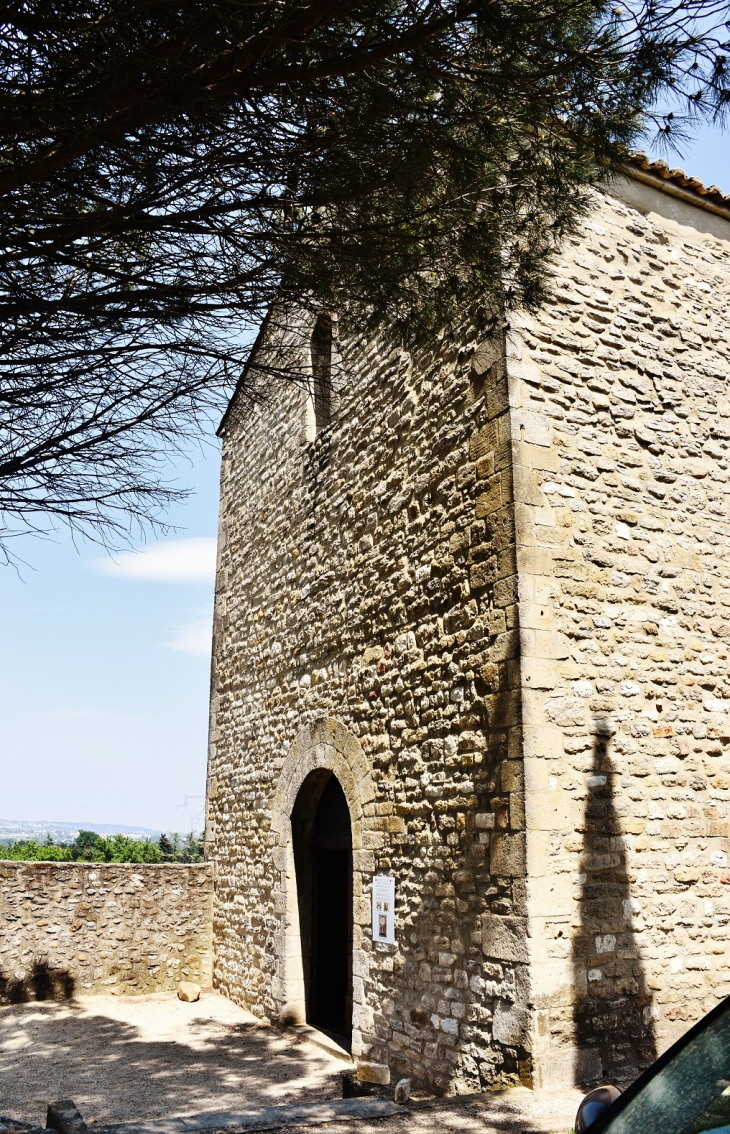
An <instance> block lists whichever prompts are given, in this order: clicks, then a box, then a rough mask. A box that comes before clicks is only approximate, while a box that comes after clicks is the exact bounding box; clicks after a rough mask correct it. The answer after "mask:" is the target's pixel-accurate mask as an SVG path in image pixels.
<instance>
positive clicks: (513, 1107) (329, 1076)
mask: <svg viewBox="0 0 730 1134" xmlns="http://www.w3.org/2000/svg"><path fill="white" fill-rule="evenodd" d="M349 1069H350V1065H349V1064H348V1063H346V1062H344V1061H343V1060H340V1059H338V1058H337V1057H336V1056H334V1055H330V1054H328V1053H326V1052H324V1051H321V1050H320V1049H319V1048H317V1047H315V1046H313V1045H312V1044H310V1043H309V1042H308V1041H306V1040H301V1039H298V1038H296V1037H292V1036H290V1035H289V1034H284V1035H282V1034H280V1033H279V1032H278V1031H277V1030H276V1029H275V1028H272V1027H269V1026H268V1025H266V1024H263V1023H262V1022H261V1021H260V1020H257V1019H256V1018H255V1017H254V1016H251V1015H250V1014H249V1013H248V1012H245V1011H244V1010H243V1009H242V1008H239V1007H238V1006H237V1005H235V1004H232V1003H231V1002H230V1001H229V1000H226V999H225V998H224V997H222V996H219V995H217V994H216V993H208V994H203V996H202V997H201V999H200V1001H198V1002H197V1003H196V1004H185V1003H183V1002H182V1001H180V1000H178V999H177V997H176V996H175V995H174V994H173V993H166V994H161V995H156V996H135V997H114V996H108V997H107V996H86V997H77V998H76V999H75V1000H73V1001H67V1002H63V1003H51V1002H45V1003H31V1004H20V1005H13V1006H10V1007H4V1008H0V1114H5V1115H8V1116H10V1117H13V1118H16V1119H21V1120H24V1121H29V1122H36V1123H40V1124H41V1125H43V1124H45V1112H46V1106H47V1104H48V1102H50V1101H52V1100H54V1099H61V1098H71V1099H73V1100H74V1101H75V1102H76V1105H77V1106H78V1107H79V1109H80V1111H81V1113H82V1114H83V1116H84V1118H85V1119H86V1121H87V1122H89V1123H95V1124H101V1123H112V1122H125V1121H129V1120H132V1119H152V1118H170V1117H177V1116H184V1115H195V1114H202V1113H204V1112H210V1111H228V1112H236V1111H239V1112H240V1111H241V1110H243V1109H245V1108H248V1107H252V1106H256V1107H259V1106H276V1105H279V1104H281V1103H293V1102H316V1101H321V1100H324V1099H335V1098H341V1096H342V1090H341V1076H342V1073H343V1072H344V1071H347V1070H349ZM580 1097H581V1095H580V1092H578V1091H562V1092H555V1093H553V1092H544V1091H541V1092H532V1091H527V1090H523V1089H518V1090H514V1091H506V1092H503V1093H501V1094H497V1095H487V1096H479V1097H478V1098H471V1099H462V1100H456V1099H455V1100H437V1101H435V1103H434V1105H433V1106H432V1105H427V1106H425V1107H424V1105H423V1104H422V1103H419V1104H417V1105H416V1106H415V1108H414V1109H413V1110H410V1111H409V1112H408V1113H403V1114H402V1115H400V1114H399V1115H396V1116H394V1117H392V1118H388V1119H382V1120H379V1121H377V1122H375V1121H370V1122H368V1121H360V1122H358V1123H350V1122H342V1123H340V1122H337V1123H329V1124H328V1125H327V1126H326V1127H322V1129H323V1130H326V1132H327V1134H345V1132H347V1134H352V1132H353V1130H354V1129H357V1132H358V1134H421V1132H423V1134H450V1131H452V1130H454V1131H456V1130H458V1131H462V1132H469V1131H471V1130H474V1131H477V1130H479V1131H484V1130H485V1128H487V1129H490V1130H494V1131H498V1132H502V1131H504V1132H505V1134H532V1132H548V1131H561V1132H563V1131H567V1130H569V1129H570V1127H571V1126H572V1125H573V1118H574V1115H575V1111H576V1108H577V1104H578V1101H579V1100H580ZM309 1129H310V1130H311V1129H312V1128H309ZM314 1129H316V1128H314ZM302 1134H303V1132H302Z"/></svg>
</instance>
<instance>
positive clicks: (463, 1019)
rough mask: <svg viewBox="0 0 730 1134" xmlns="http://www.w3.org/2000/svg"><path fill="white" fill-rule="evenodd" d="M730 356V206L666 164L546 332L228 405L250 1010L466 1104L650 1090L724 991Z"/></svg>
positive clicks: (344, 372) (223, 808) (238, 826)
mask: <svg viewBox="0 0 730 1134" xmlns="http://www.w3.org/2000/svg"><path fill="white" fill-rule="evenodd" d="M729 331H730V208H729V202H728V201H726V200H725V199H724V198H723V197H722V195H721V194H720V193H719V191H718V192H716V191H715V190H713V189H711V190H705V188H704V186H701V185H700V184H699V183H698V182H697V181H693V180H688V179H687V178H685V177H684V176H683V175H680V174H679V173H678V172H670V171H669V170H667V168H666V166H662V165H661V163H655V164H654V165H650V164H649V163H648V162H646V161H644V162H643V163H640V164H638V165H637V168H636V171H635V175H634V176H632V177H631V178H629V179H627V180H625V181H621V182H620V183H616V184H615V185H614V186H613V187H612V189H611V190H610V192H601V193H598V192H597V193H596V194H595V209H594V211H593V214H592V215H591V216H590V218H589V219H588V221H587V222H586V223H585V225H584V226H583V230H582V232H581V234H580V235H579V236H578V237H575V238H572V239H570V240H568V241H567V242H566V245H565V247H564V248H563V250H562V253H561V255H560V258H559V261H558V264H557V268H556V279H555V289H554V298H553V299H552V300H551V302H550V303H549V304H547V305H546V306H545V308H544V309H543V310H542V311H541V312H540V313H539V315H536V316H531V317H525V316H520V317H513V318H511V319H510V322H509V325H508V326H505V327H504V328H502V329H501V330H500V331H499V332H495V334H494V335H493V336H491V337H490V338H488V339H486V340H483V339H480V338H479V337H478V336H477V334H476V332H475V331H474V328H473V327H472V326H471V325H470V323H469V320H468V318H465V319H464V322H463V324H462V325H461V326H460V327H459V328H457V329H456V330H453V331H452V332H450V334H449V336H445V335H444V336H442V337H441V338H440V339H439V340H438V342H435V343H434V344H433V348H432V349H431V350H430V351H424V352H422V353H421V354H420V355H418V356H410V355H408V354H406V353H405V352H401V351H387V352H385V351H383V349H382V348H381V347H380V346H379V345H378V344H377V343H363V342H341V343H337V337H336V328H333V326H332V325H331V324H328V323H327V320H324V321H323V320H322V319H320V320H319V321H318V322H317V324H316V325H314V326H309V325H307V326H303V327H302V328H301V334H300V336H299V339H298V340H297V341H294V339H292V341H291V343H290V344H288V345H287V344H285V347H286V349H291V350H292V351H294V352H299V353H300V355H302V352H304V354H303V357H305V358H306V359H309V363H310V365H311V378H312V380H311V384H310V386H309V388H308V389H307V388H301V387H299V386H297V385H294V384H286V383H279V384H275V385H274V386H273V387H272V388H271V389H270V390H269V391H268V396H267V398H266V399H263V400H261V401H260V402H259V403H258V404H252V403H250V402H249V401H244V400H243V397H242V396H241V395H240V394H239V395H237V396H235V397H234V399H233V402H232V404H231V407H230V409H229V411H228V413H227V414H226V417H225V419H224V422H223V425H222V428H221V433H222V437H223V466H222V475H221V509H220V536H219V555H218V576H217V588H216V613H215V631H214V664H213V676H212V704H211V732H210V758H209V776H208V812H207V840H208V854H209V857H211V858H213V859H214V860H215V862H216V883H215V887H216V905H215V940H216V943H217V944H216V960H215V981H216V984H217V986H218V987H219V988H220V990H221V991H223V992H224V993H225V994H226V995H228V996H229V997H231V998H232V999H234V1000H236V1001H237V1002H239V1003H241V1004H243V1005H245V1007H247V1008H248V1009H250V1010H251V1011H252V1012H254V1013H255V1014H256V1015H258V1016H260V1017H264V1018H269V1019H272V1020H274V1021H280V1022H282V1023H297V1022H298V1023H304V1022H308V1023H309V1024H311V1025H312V1026H313V1027H315V1028H318V1029H320V1030H321V1031H322V1032H325V1033H327V1034H329V1035H330V1036H334V1037H336V1038H337V1040H338V1042H339V1043H341V1045H342V1046H343V1047H346V1048H348V1049H349V1050H351V1052H352V1057H353V1060H354V1061H355V1062H356V1063H359V1064H368V1065H369V1071H367V1072H366V1073H367V1074H370V1075H371V1076H380V1077H381V1078H384V1077H386V1076H387V1074H388V1073H391V1074H392V1075H393V1076H394V1077H400V1076H403V1075H407V1076H411V1077H412V1078H413V1079H414V1081H415V1082H417V1083H418V1084H420V1085H422V1086H424V1087H427V1088H428V1089H430V1090H433V1091H436V1092H441V1093H446V1092H453V1091H468V1090H477V1089H480V1088H483V1087H486V1086H490V1085H494V1084H497V1083H500V1082H514V1081H518V1080H519V1081H522V1082H524V1083H527V1084H534V1085H537V1086H541V1085H542V1086H551V1085H558V1084H565V1083H572V1082H581V1083H585V1082H591V1081H597V1080H606V1079H613V1080H615V1081H616V1080H626V1079H628V1078H631V1077H632V1076H634V1075H635V1074H636V1073H637V1072H638V1070H640V1069H641V1068H642V1067H643V1066H645V1065H646V1064H648V1063H649V1062H651V1060H652V1059H653V1058H654V1057H655V1056H656V1054H657V1052H658V1051H659V1050H660V1049H663V1048H665V1047H666V1046H667V1045H668V1044H669V1043H670V1042H671V1041H672V1040H673V1039H674V1038H676V1037H677V1035H678V1034H679V1033H681V1032H682V1031H684V1030H685V1029H686V1028H687V1027H688V1026H689V1024H690V1023H691V1022H692V1021H693V1020H695V1019H697V1018H698V1017H699V1016H700V1015H701V1014H702V1013H703V1012H705V1011H706V1010H707V1009H709V1008H710V1007H712V1005H713V1004H715V1003H716V1002H717V1000H718V998H720V997H722V996H725V995H727V994H728V993H730V967H729V964H730V869H729V868H728V860H727V855H728V817H727V813H728V802H729V801H730V778H729V777H730V759H729V756H728V738H729V737H730V718H729V716H728V709H729V708H730V677H729V673H730V658H729V649H728V642H729V641H730V563H729V560H728V548H729V547H730V518H729V515H728V506H729V503H730V470H729V469H728V457H729V455H730V448H729V445H730V416H729V413H728V411H729V410H730V336H729V334H728V332H729ZM266 349H267V346H266V340H265V335H264V336H262V337H261V339H260V343H259V346H258V347H257V350H258V351H265V350H266ZM337 351H339V354H338V356H337V365H336V366H334V365H333V358H334V354H335V352H337ZM307 352H309V353H308V354H307ZM335 374H336V376H335ZM374 878H381V879H382V878H392V879H394V904H395V908H394V915H395V920H394V926H395V934H394V942H393V941H388V940H385V936H386V934H385V930H384V929H383V933H382V934H381V933H380V928H379V927H380V923H378V922H377V921H376V922H375V923H374V920H373V902H372V887H373V879H374ZM382 904H383V903H381V907H382ZM384 904H386V905H387V902H385V903H384ZM390 912H391V911H388V913H390ZM380 914H381V915H382V916H383V917H385V913H384V911H383V910H382V908H381V909H380ZM382 926H383V927H385V921H383V923H382ZM381 936H382V937H383V939H382V940H381V939H380V937H381Z"/></svg>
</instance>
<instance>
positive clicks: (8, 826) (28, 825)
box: [0, 819, 161, 843]
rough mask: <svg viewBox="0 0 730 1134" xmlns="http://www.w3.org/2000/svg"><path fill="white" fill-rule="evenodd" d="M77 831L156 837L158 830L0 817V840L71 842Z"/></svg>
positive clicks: (123, 825)
mask: <svg viewBox="0 0 730 1134" xmlns="http://www.w3.org/2000/svg"><path fill="white" fill-rule="evenodd" d="M79 831H96V833H97V835H129V836H130V837H131V838H133V839H158V838H159V837H160V834H161V832H160V831H153V830H152V829H151V828H150V827H128V826H126V825H125V824H124V823H92V822H91V821H89V822H88V823H60V822H58V821H57V820H52V819H0V842H3V843H7V842H15V841H16V840H18V839H44V838H45V837H46V835H51V837H52V838H53V839H54V840H55V841H56V842H57V843H70V842H72V841H73V840H74V839H75V838H76V836H77V835H78V833H79Z"/></svg>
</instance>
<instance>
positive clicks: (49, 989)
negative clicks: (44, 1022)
mask: <svg viewBox="0 0 730 1134" xmlns="http://www.w3.org/2000/svg"><path fill="white" fill-rule="evenodd" d="M75 989H76V981H75V979H74V977H73V976H72V975H71V973H69V972H67V971H66V970H65V969H54V968H51V966H50V965H49V964H48V963H47V962H46V961H36V962H35V964H34V965H33V967H32V968H31V970H30V972H28V973H26V974H25V975H24V976H22V977H6V976H3V975H2V974H1V973H0V1004H26V1003H28V1001H30V1000H71V999H72V998H73V995H74V992H75Z"/></svg>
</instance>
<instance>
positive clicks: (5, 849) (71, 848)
mask: <svg viewBox="0 0 730 1134" xmlns="http://www.w3.org/2000/svg"><path fill="white" fill-rule="evenodd" d="M203 847H204V843H203V836H202V834H198V833H197V832H195V831H191V832H190V833H189V834H187V835H184V836H181V835H179V834H177V833H176V832H173V833H172V834H171V835H170V836H169V837H168V836H167V835H165V834H162V835H160V838H159V840H157V841H154V840H152V839H133V838H130V837H129V836H128V835H110V836H109V837H104V836H103V835H99V834H97V833H96V831H79V833H78V835H77V836H76V838H75V839H74V841H73V842H72V843H67V844H55V843H54V842H53V839H51V838H50V837H47V838H46V839H45V840H44V841H43V842H39V841H38V840H36V839H21V840H19V841H18V842H15V843H8V844H6V845H5V846H3V845H1V844H0V859H2V858H4V859H9V860H15V861H36V862H120V863H121V862H129V863H134V862H139V863H149V862H152V863H154V862H183V863H185V862H202V861H203Z"/></svg>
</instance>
